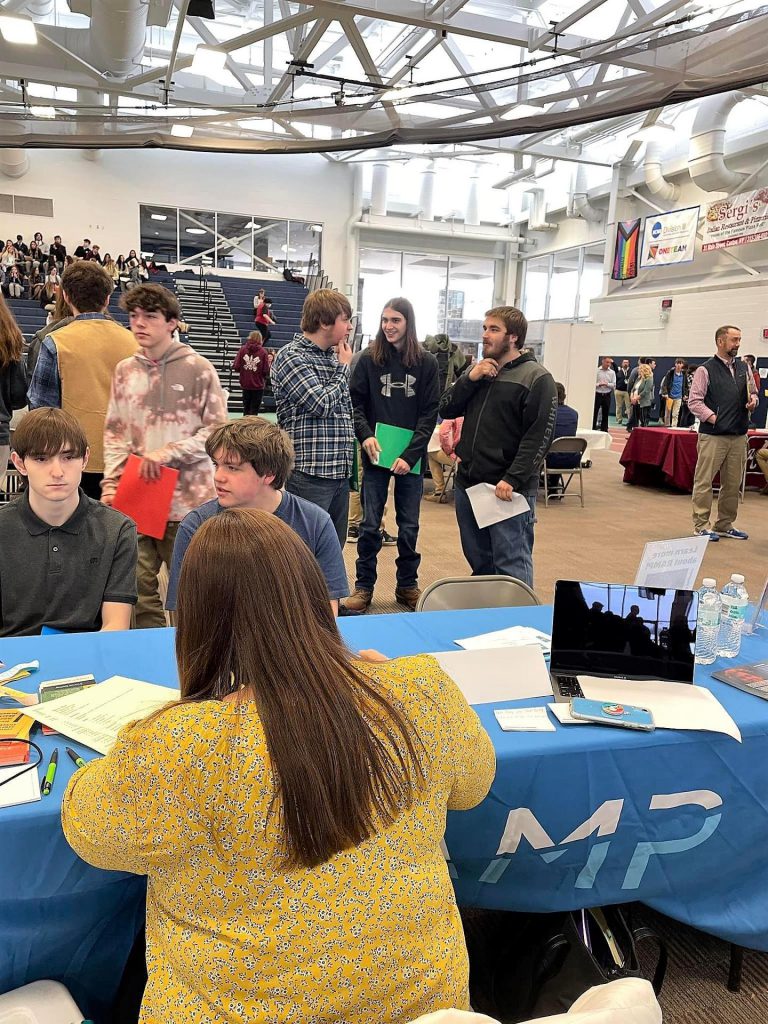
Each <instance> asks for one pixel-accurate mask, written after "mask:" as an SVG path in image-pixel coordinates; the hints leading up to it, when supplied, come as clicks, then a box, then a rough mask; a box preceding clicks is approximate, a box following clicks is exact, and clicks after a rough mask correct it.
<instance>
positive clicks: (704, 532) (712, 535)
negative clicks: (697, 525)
mask: <svg viewBox="0 0 768 1024" xmlns="http://www.w3.org/2000/svg"><path fill="white" fill-rule="evenodd" d="M693 536H694V537H709V539H710V540H720V538H719V536H718V535H717V534H716V533H715V531H714V530H694V531H693Z"/></svg>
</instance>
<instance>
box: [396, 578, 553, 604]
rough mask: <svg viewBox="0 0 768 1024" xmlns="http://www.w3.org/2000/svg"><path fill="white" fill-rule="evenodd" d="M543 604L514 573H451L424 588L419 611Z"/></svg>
mask: <svg viewBox="0 0 768 1024" xmlns="http://www.w3.org/2000/svg"><path fill="white" fill-rule="evenodd" d="M540 604H541V601H540V600H539V598H538V597H537V596H536V592H535V591H534V590H533V589H532V588H531V587H529V586H528V584H527V583H523V581H522V580H518V579H515V578H514V577H513V576H448V577H446V578H445V579H442V580H437V581H436V582H435V583H432V584H430V585H429V586H428V587H427V588H426V590H424V591H423V593H422V595H421V597H420V598H419V602H418V604H417V605H416V611H417V612H437V611H455V610H457V609H462V608H523V607H526V606H531V605H540Z"/></svg>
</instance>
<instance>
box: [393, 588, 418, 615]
mask: <svg viewBox="0 0 768 1024" xmlns="http://www.w3.org/2000/svg"><path fill="white" fill-rule="evenodd" d="M420 597H421V591H420V590H419V588H418V587H398V588H397V589H396V590H395V600H396V601H397V603H398V604H399V605H401V606H402V607H403V608H407V609H408V611H409V612H415V611H416V605H417V604H418V602H419V598H420Z"/></svg>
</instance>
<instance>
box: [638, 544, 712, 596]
mask: <svg viewBox="0 0 768 1024" xmlns="http://www.w3.org/2000/svg"><path fill="white" fill-rule="evenodd" d="M708 544H709V537H678V538H676V539H674V540H652V541H649V542H648V543H647V544H646V545H645V547H644V549H643V556H642V558H641V559H640V565H639V566H638V569H637V575H636V576H635V586H636V587H671V588H673V589H675V590H693V589H694V588H695V587H696V577H697V576H698V575H699V569H700V568H701V563H702V561H703V560H704V553H705V551H706V550H707V545H708Z"/></svg>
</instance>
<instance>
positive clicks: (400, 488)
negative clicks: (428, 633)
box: [355, 459, 424, 591]
mask: <svg viewBox="0 0 768 1024" xmlns="http://www.w3.org/2000/svg"><path fill="white" fill-rule="evenodd" d="M391 479H394V481H395V522H396V523H397V558H396V559H395V567H396V569H397V585H398V587H415V586H416V582H417V579H418V572H419V563H420V562H421V555H420V554H419V553H418V551H417V550H416V541H417V540H418V538H419V510H420V508H421V494H422V491H423V489H424V478H423V477H422V475H421V473H418V474H417V473H406V474H404V475H403V476H398V475H396V474H393V473H390V471H389V470H388V469H380V468H379V467H378V466H374V465H372V464H371V463H370V462H369V461H368V459H365V472H364V473H363V490H362V496H361V501H362V503H363V521H362V522H361V524H360V533H359V534H358V538H357V562H356V564H355V572H356V582H355V586H356V587H359V588H360V589H361V590H371V591H372V590H373V588H374V586H375V584H376V559H377V558H378V554H379V551H381V542H382V536H381V517H382V515H383V513H384V506H385V504H386V503H387V491H388V489H389V481H390V480H391Z"/></svg>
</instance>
